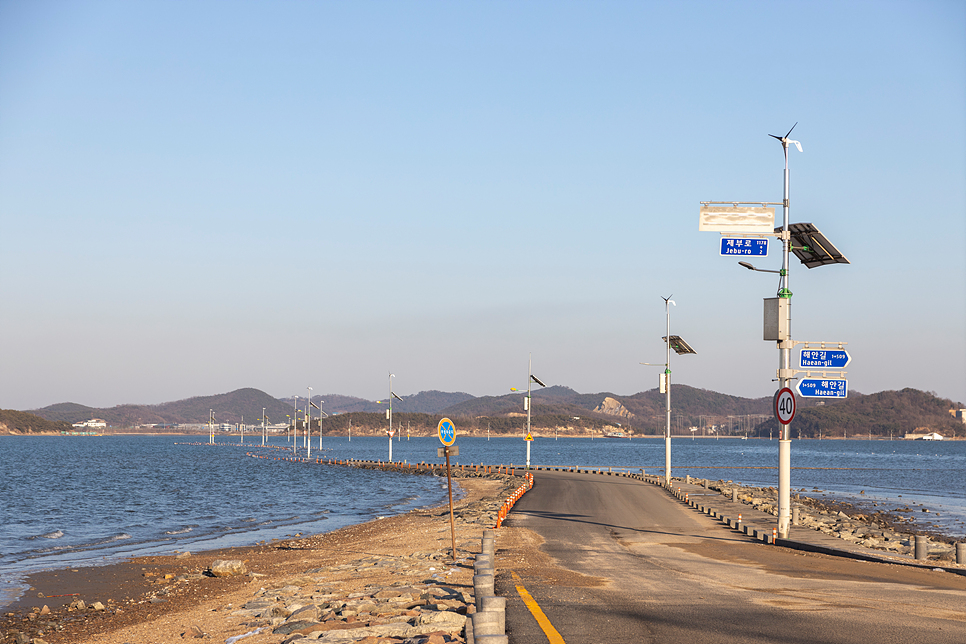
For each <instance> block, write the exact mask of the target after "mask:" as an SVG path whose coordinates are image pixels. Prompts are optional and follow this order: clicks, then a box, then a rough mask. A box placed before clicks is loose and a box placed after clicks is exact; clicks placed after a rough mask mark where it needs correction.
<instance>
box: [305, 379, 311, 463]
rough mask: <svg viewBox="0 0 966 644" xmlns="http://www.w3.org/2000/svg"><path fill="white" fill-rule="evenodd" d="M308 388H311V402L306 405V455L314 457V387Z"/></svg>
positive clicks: (309, 388)
mask: <svg viewBox="0 0 966 644" xmlns="http://www.w3.org/2000/svg"><path fill="white" fill-rule="evenodd" d="M306 389H308V390H309V402H308V404H307V405H305V424H306V427H305V450H306V452H305V456H306V458H312V388H311V387H306Z"/></svg>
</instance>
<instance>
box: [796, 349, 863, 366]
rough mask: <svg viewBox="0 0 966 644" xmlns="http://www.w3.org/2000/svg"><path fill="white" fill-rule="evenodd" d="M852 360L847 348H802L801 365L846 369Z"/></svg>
mask: <svg viewBox="0 0 966 644" xmlns="http://www.w3.org/2000/svg"><path fill="white" fill-rule="evenodd" d="M850 362H852V356H850V355H849V352H848V351H846V350H845V349H802V355H801V356H799V366H800V367H802V368H803V369H804V368H806V367H812V368H820V369H844V368H845V367H847V366H848V365H849V363H850Z"/></svg>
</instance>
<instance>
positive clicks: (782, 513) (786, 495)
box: [778, 128, 794, 539]
mask: <svg viewBox="0 0 966 644" xmlns="http://www.w3.org/2000/svg"><path fill="white" fill-rule="evenodd" d="M793 129H794V128H793ZM788 134H791V130H789V132H788ZM788 134H786V135H785V138H783V139H782V140H781V142H782V150H783V151H784V153H785V181H784V190H783V196H782V215H783V217H782V270H781V274H780V275H781V278H780V285H781V286H780V288H779V289H778V297H779V298H785V299H787V300H788V337H786V338H782V339H781V340H779V341H778V383H779V385H778V386H779V389H783V388H785V387H787V386H788V385H789V384H790V383H789V381H790V379H791V376H792V373H791V364H790V363H791V348H792V337H791V335H792V331H791V329H792V302H791V297H792V292H791V290H789V288H788V255H789V250H790V246H791V241H790V239H791V236H790V234H789V232H788V210H789V202H788ZM790 430H791V426H790V425H781V424H779V430H778V535H779V536H780V537H781V538H783V539H787V538H788V528H789V523H790V521H791V463H792V456H791V452H792V442H791V433H790Z"/></svg>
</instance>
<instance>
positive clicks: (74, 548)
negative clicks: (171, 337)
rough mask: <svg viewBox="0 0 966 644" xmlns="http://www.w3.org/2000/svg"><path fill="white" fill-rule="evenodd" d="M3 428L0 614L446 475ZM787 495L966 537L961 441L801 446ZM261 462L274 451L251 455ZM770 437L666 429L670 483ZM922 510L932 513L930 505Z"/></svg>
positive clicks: (762, 482)
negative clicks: (892, 515) (120, 569)
mask: <svg viewBox="0 0 966 644" xmlns="http://www.w3.org/2000/svg"><path fill="white" fill-rule="evenodd" d="M458 432H459V429H458V427H457V441H456V444H457V446H458V447H459V449H460V453H459V456H458V457H457V458H456V459H454V460H455V462H459V463H462V464H467V465H469V464H476V463H486V464H504V465H514V466H515V467H524V466H525V465H526V463H527V458H528V453H527V449H528V448H527V441H524V440H523V439H522V437H519V436H517V437H513V438H506V437H499V438H498V437H495V436H494V437H492V438H486V437H460V436H459V435H458ZM262 443H263V439H262V437H261V436H253V435H251V434H248V435H246V436H245V437H244V438H242V437H240V436H239V435H238V434H234V435H219V436H216V437H215V442H214V443H213V444H211V443H209V437H208V436H207V435H203V436H199V435H192V436H183V435H182V436H178V435H164V436H143V435H117V436H114V435H106V436H0V472H2V473H3V476H2V477H0V607H2V606H3V605H6V604H9V603H11V602H13V601H15V600H16V599H17V598H18V597H19V596H20V594H22V593H23V592H24V590H25V589H26V586H25V585H24V580H25V577H26V576H27V575H28V574H30V573H32V572H37V571H40V570H46V569H59V568H68V567H77V566H92V565H101V564H106V563H112V562H116V561H120V560H124V559H126V558H129V557H133V556H142V555H159V554H174V553H176V552H181V551H194V552H197V551H202V550H211V549H217V548H225V547H233V546H246V545H254V544H256V543H259V542H263V541H271V540H272V539H284V538H290V537H294V536H296V535H299V534H301V535H309V534H317V533H321V532H328V531H331V530H335V529H337V528H340V527H343V526H346V525H351V524H355V523H362V522H365V521H369V520H372V519H374V518H378V517H382V516H389V515H393V514H400V513H405V512H408V511H409V510H412V509H414V508H420V507H431V506H437V505H441V504H443V503H445V502H446V498H447V487H446V478H445V477H435V476H414V475H411V474H403V473H395V472H383V471H373V470H366V469H360V468H346V467H329V466H326V465H320V464H317V463H314V462H308V463H306V462H292V461H287V460H276V457H282V456H292V455H298V456H302V457H304V456H306V455H310V456H311V457H312V458H313V459H315V458H320V457H321V458H337V459H358V460H382V461H386V460H388V459H389V450H390V439H389V438H388V437H360V436H355V437H349V436H325V437H324V438H323V439H322V441H321V448H320V446H319V437H318V436H314V437H313V438H312V442H311V445H310V449H311V452H310V454H307V450H306V448H305V445H304V439H301V438H300V439H299V440H298V441H296V442H295V443H293V441H292V439H291V438H290V437H289V438H286V437H282V436H272V437H269V438H268V439H266V440H265V445H263V444H262ZM438 447H440V442H439V440H438V439H437V438H436V437H419V438H417V437H412V438H408V437H406V436H398V435H397V436H396V437H395V438H394V439H392V460H393V461H396V462H403V461H405V462H409V463H419V462H427V463H439V462H441V459H439V458H437V455H436V450H437V448H438ZM791 449H792V451H791V455H792V472H791V477H792V478H791V485H792V491H793V493H801V494H803V495H808V496H812V497H815V498H819V499H833V500H848V501H861V502H863V503H866V504H870V505H871V504H872V503H877V504H878V508H879V509H885V510H891V509H900V508H902V509H905V508H908V509H910V510H912V512H909V513H908V514H907V516H912V517H913V518H914V519H916V520H917V522H919V524H920V525H921V526H924V527H929V528H931V529H933V530H935V531H936V532H939V533H942V534H945V535H949V536H952V537H956V538H966V441H901V440H896V441H886V440H796V441H794V442H793V443H792V448H791ZM255 456H267V457H269V458H255ZM529 459H530V466H531V467H579V468H582V469H583V468H593V469H597V468H604V469H606V468H611V469H612V470H614V471H621V470H623V471H637V472H639V471H640V470H641V469H643V470H645V472H646V473H648V474H663V469H664V440H663V438H662V437H658V438H633V439H627V438H597V439H590V438H569V437H568V438H564V437H560V438H556V437H554V436H537V437H535V440H533V441H532V442H530V445H529ZM777 465H778V441H777V440H774V441H772V440H768V439H748V440H741V439H739V438H719V439H714V438H696V439H694V438H687V437H682V438H674V439H673V440H672V446H671V468H672V474H673V475H674V476H682V477H683V476H685V475H691V476H694V477H700V478H709V479H712V480H719V479H720V480H731V481H735V482H740V483H742V484H744V485H751V486H774V487H777V485H778V469H777ZM925 510H928V512H926V511H925Z"/></svg>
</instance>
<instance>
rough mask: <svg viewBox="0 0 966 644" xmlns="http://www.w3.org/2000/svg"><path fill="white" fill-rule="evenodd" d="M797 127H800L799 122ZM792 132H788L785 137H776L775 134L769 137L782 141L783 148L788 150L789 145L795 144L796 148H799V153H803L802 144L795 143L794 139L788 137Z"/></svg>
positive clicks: (793, 127) (796, 123)
mask: <svg viewBox="0 0 966 644" xmlns="http://www.w3.org/2000/svg"><path fill="white" fill-rule="evenodd" d="M795 125H798V122H797V121H796V122H795ZM795 125H793V126H792V130H794V129H795ZM792 130H788V134H786V135H785V136H775V135H774V134H769V135H768V136H770V137H771V138H773V139H778V140H779V141H781V143H782V147H784V148H785V149H786V150H788V144H789V143H794V144H795V147H796V148H798V151H799V152H802V144H801V143H799V142H798V141H793V140H792V139H790V138H788V135H789V134H791V133H792Z"/></svg>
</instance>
